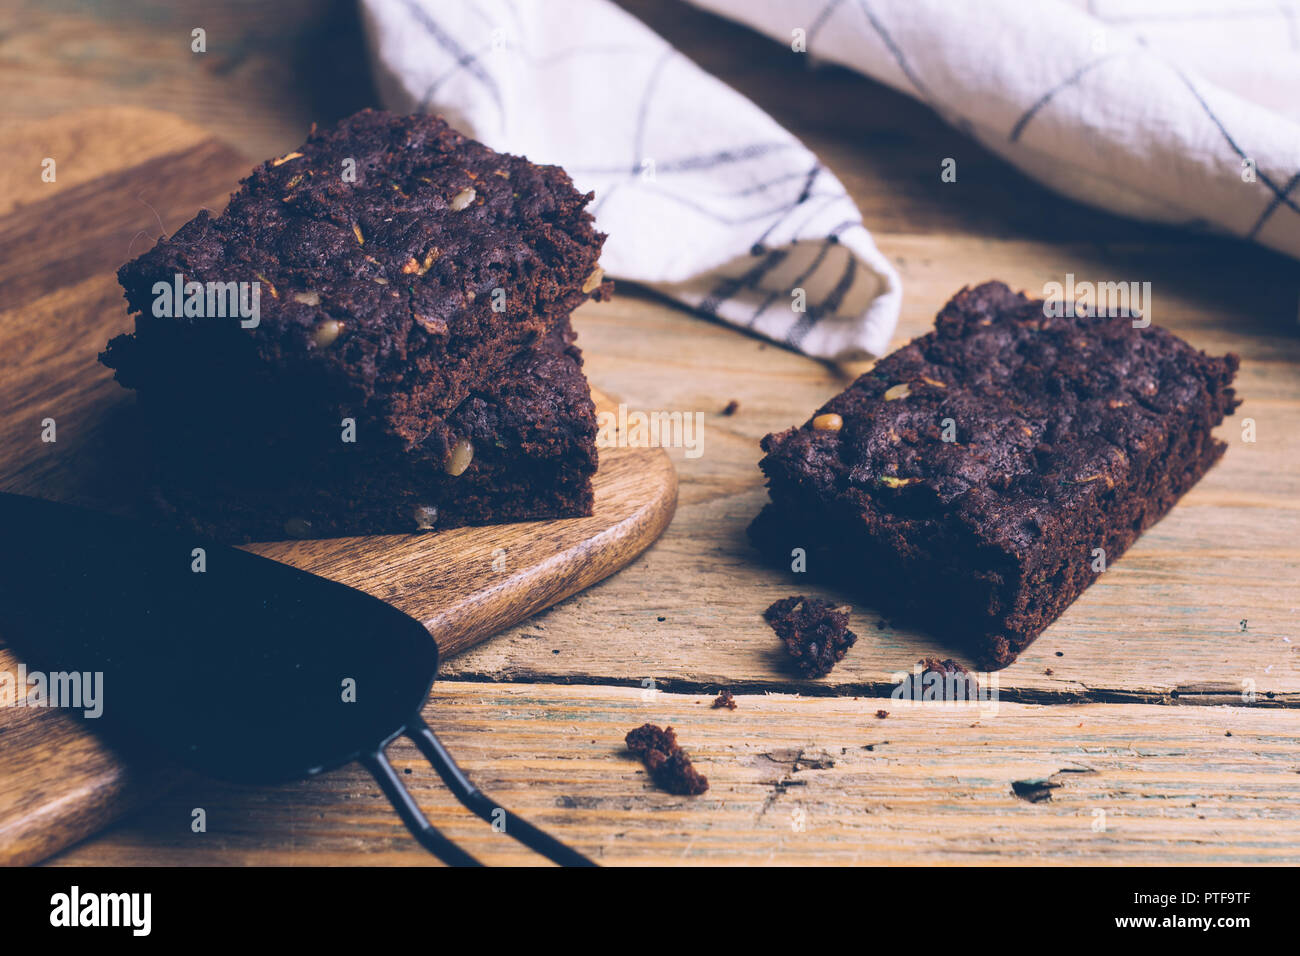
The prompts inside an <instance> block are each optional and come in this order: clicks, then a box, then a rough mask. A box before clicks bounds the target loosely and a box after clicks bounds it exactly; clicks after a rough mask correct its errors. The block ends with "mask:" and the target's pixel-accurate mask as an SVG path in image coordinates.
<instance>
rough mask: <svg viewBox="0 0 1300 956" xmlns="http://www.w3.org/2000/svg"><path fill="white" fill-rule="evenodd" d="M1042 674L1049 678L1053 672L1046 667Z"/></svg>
mask: <svg viewBox="0 0 1300 956" xmlns="http://www.w3.org/2000/svg"><path fill="white" fill-rule="evenodd" d="M1043 673H1044V674H1046V675H1047V676H1048V677H1051V676H1052V674H1053V673H1055V672H1054V671H1053V670H1052V669H1051V668H1050V667H1047V668H1044V669H1043Z"/></svg>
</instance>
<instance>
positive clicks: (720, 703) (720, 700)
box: [713, 690, 736, 710]
mask: <svg viewBox="0 0 1300 956" xmlns="http://www.w3.org/2000/svg"><path fill="white" fill-rule="evenodd" d="M723 707H725V708H727V710H735V709H736V698H735V697H733V696H731V691H729V690H724V691H722V692H721V693H719V694H718V696H717V698H716V699H715V700H714V701H713V709H714V710H720V709H721V708H723Z"/></svg>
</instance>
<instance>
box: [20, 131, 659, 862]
mask: <svg viewBox="0 0 1300 956" xmlns="http://www.w3.org/2000/svg"><path fill="white" fill-rule="evenodd" d="M119 144H122V145H123V148H121V149H119V148H118V146H119ZM0 149H4V150H5V151H7V152H10V153H13V154H17V155H36V154H38V153H47V152H49V151H52V152H53V153H54V154H55V155H57V156H63V157H65V158H64V159H63V160H61V161H60V162H61V165H62V166H63V167H64V168H65V169H66V170H67V171H68V172H69V173H71V175H70V176H69V177H68V178H67V179H66V180H64V179H58V178H56V180H55V182H54V183H46V182H43V181H41V180H40V179H39V178H35V179H33V178H32V177H27V178H26V179H18V180H16V181H13V182H11V183H9V184H8V185H9V186H10V187H11V190H12V191H11V192H7V193H6V199H7V200H8V201H9V208H8V211H7V212H0V335H3V336H4V337H5V338H6V339H7V340H8V341H10V342H12V343H13V344H14V347H13V348H9V349H6V350H5V351H4V352H3V353H0V489H2V490H4V491H10V492H18V493H23V494H31V495H36V496H38V497H43V498H53V499H57V500H67V501H75V502H77V503H78V504H82V505H88V506H91V507H97V508H101V509H104V510H111V511H127V510H129V508H128V507H127V506H126V505H125V503H126V502H130V501H133V500H135V495H134V494H133V492H132V489H131V488H130V487H129V486H128V485H129V481H130V475H131V472H130V469H129V467H125V466H127V465H129V464H130V463H129V462H122V461H121V460H120V459H121V456H122V454H123V452H122V449H124V448H131V447H132V442H130V441H129V440H126V436H124V434H123V431H122V429H123V428H124V427H128V426H127V425H126V422H127V416H126V415H125V413H124V412H123V409H125V408H127V407H129V406H130V405H131V404H132V402H133V398H132V396H131V393H130V392H128V391H126V390H125V389H123V388H121V387H119V386H118V385H116V384H115V383H113V381H112V373H111V372H110V371H109V370H108V369H106V368H104V367H103V366H101V365H99V364H98V362H97V361H96V355H97V354H98V352H99V350H100V349H102V348H103V345H104V343H105V342H106V341H107V340H108V338H109V337H110V336H112V335H114V334H116V333H117V332H119V331H122V330H123V329H126V328H129V327H130V323H131V320H130V319H129V317H128V316H127V314H126V309H125V305H124V304H123V302H122V300H121V295H120V291H119V290H118V289H117V283H116V281H115V279H114V276H113V273H114V271H115V270H116V267H117V266H118V265H119V264H120V263H121V262H122V261H123V260H124V259H125V258H126V257H127V254H128V253H127V250H128V249H130V248H131V247H132V246H133V245H139V247H140V248H141V250H143V249H144V248H147V247H148V243H150V242H151V241H152V238H156V235H157V232H150V230H149V226H150V221H149V220H152V219H153V216H154V214H155V213H156V214H157V215H158V216H159V217H160V218H161V217H166V218H167V219H168V220H169V221H171V222H178V221H183V219H184V218H185V217H186V216H188V215H192V213H193V211H194V210H195V209H197V208H198V206H200V205H211V206H212V208H214V209H219V208H220V207H221V206H222V205H223V204H224V198H225V196H226V195H227V194H228V193H229V191H230V190H231V189H232V188H234V186H235V184H236V182H237V181H238V179H239V178H240V176H242V175H243V174H244V173H245V172H247V170H248V169H249V167H250V163H249V162H248V160H246V159H244V158H243V157H241V156H240V155H239V154H238V153H237V152H235V151H234V150H232V149H231V148H229V147H227V146H223V145H222V144H220V143H218V142H216V141H215V140H213V139H211V138H210V137H207V136H205V135H204V134H203V133H202V132H201V131H200V130H198V129H197V128H195V127H192V126H190V125H189V124H187V123H184V122H183V121H181V120H178V119H176V118H175V117H173V116H171V115H170V114H166V113H160V112H156V111H150V110H126V109H123V110H109V111H94V112H86V111H82V112H80V113H77V114H74V115H73V116H68V117H60V118H58V119H57V120H55V121H53V122H51V123H45V122H43V121H36V122H33V123H30V124H25V125H22V126H17V127H11V128H9V129H8V130H5V131H3V132H0ZM85 167H91V168H90V169H87V168H85ZM47 187H56V188H47ZM142 215H144V216H147V217H148V218H147V219H146V220H145V222H144V223H143V225H141V224H139V222H138V220H139V219H140V218H141V216H142ZM133 230H135V231H133ZM141 239H143V242H141ZM597 401H598V404H599V406H600V408H601V409H602V410H611V405H610V403H609V400H608V399H606V398H604V396H600V395H597ZM49 418H52V419H53V420H54V421H55V424H56V427H57V432H56V436H57V440H56V441H54V442H52V443H45V442H43V441H42V430H43V425H42V422H43V421H45V420H46V419H49ZM594 486H595V496H596V504H595V512H594V514H593V515H592V516H591V517H589V518H575V519H570V520H563V521H540V522H525V523H518V524H511V525H500V526H495V527H491V528H455V529H450V530H447V531H442V532H437V533H433V534H420V535H415V534H412V535H386V536H375V537H354V538H335V539H329V540H318V541H282V542H271V543H265V544H256V545H250V546H249V550H252V551H255V552H257V553H259V554H262V555H265V556H267V557H271V558H274V559H276V560H278V561H283V562H285V563H286V564H292V565H294V566H296V567H299V568H302V569H304V570H308V571H312V572H314V573H316V574H320V575H322V576H324V577H328V578H331V579H332V580H335V581H340V582H342V583H344V584H348V585H350V586H352V587H356V588H359V589H360V590H363V591H367V592H369V593H372V594H374V595H376V596H377V597H380V598H382V599H384V600H386V601H388V602H389V603H391V604H393V605H395V606H397V607H398V608H400V609H401V610H403V611H405V612H406V613H408V614H410V615H411V616H412V617H414V618H416V619H417V620H419V621H420V622H421V623H423V624H424V625H425V626H426V627H427V628H428V629H429V631H430V633H431V634H432V635H433V636H434V638H435V639H436V640H437V642H438V645H439V648H440V650H441V651H442V653H443V654H444V655H451V654H455V653H456V652H458V651H460V650H462V649H464V648H466V647H468V646H470V645H471V644H474V643H477V642H479V641H482V640H484V639H486V638H487V637H489V636H490V635H491V634H493V633H495V632H497V631H499V630H501V629H502V628H504V627H507V626H509V625H511V624H514V623H516V622H518V621H520V620H522V619H524V618H526V617H528V616H529V615H531V614H534V613H535V612H537V611H540V610H542V609H544V608H546V607H548V606H550V605H551V604H553V603H555V602H556V601H558V600H561V599H563V598H565V597H568V596H569V595H570V594H573V593H574V592H575V591H579V590H581V589H582V588H584V587H587V586H589V585H591V584H593V583H595V582H596V581H599V580H600V579H601V578H603V577H606V576H607V575H609V574H612V573H613V572H615V571H617V570H618V569H620V568H622V567H623V566H625V565H626V564H628V562H630V561H632V560H633V559H635V558H636V556H637V555H639V554H640V553H641V552H642V551H644V550H645V549H646V548H647V547H648V546H649V545H650V543H651V542H653V541H654V539H655V538H656V537H658V536H659V534H660V533H662V531H663V530H664V528H665V527H667V525H668V522H669V520H670V519H671V518H672V513H673V508H674V506H675V503H676V489H677V480H676V475H675V473H674V470H673V466H672V464H671V462H670V461H669V459H668V456H667V455H666V454H665V453H664V452H663V451H662V450H661V449H658V448H635V447H633V448H620V447H611V448H604V449H601V451H600V468H599V471H598V473H597V475H596V478H595V480H594ZM69 599H70V600H74V599H75V596H72V595H70V596H69ZM2 639H3V635H0V640H2ZM18 663H19V661H18V660H17V659H16V658H15V657H14V655H13V654H12V653H11V652H9V651H8V650H6V649H4V648H3V647H2V646H0V671H3V672H7V673H11V674H12V673H16V672H17V667H18ZM3 694H4V696H0V767H3V768H4V772H3V773H2V774H0V862H28V861H31V860H34V859H40V858H42V857H44V856H46V855H48V854H49V853H50V852H53V851H54V850H57V849H60V848H62V847H64V846H67V845H68V844H69V843H72V842H75V841H76V840H79V839H82V838H83V837H85V836H86V835H87V834H89V833H91V832H93V831H94V830H95V829H96V828H98V827H99V826H102V825H103V824H104V823H105V822H106V821H108V820H110V819H112V818H113V817H115V816H117V815H118V814H120V813H122V812H124V811H125V810H127V809H128V808H130V807H131V806H132V805H134V804H135V803H137V802H138V799H139V797H140V796H142V792H143V791H147V790H148V789H149V788H150V787H154V788H156V787H157V786H158V785H159V784H160V782H161V779H162V778H161V777H160V776H159V775H158V774H157V773H155V772H153V771H152V769H151V768H141V767H127V766H125V765H124V764H123V763H122V762H121V761H120V760H118V759H117V758H116V757H115V755H113V754H112V753H111V752H110V751H109V750H108V749H106V748H105V747H104V746H103V745H102V744H100V743H99V742H98V741H97V740H96V739H95V738H94V737H93V736H91V735H90V734H89V733H87V731H86V729H85V727H84V725H82V724H80V723H79V722H77V721H75V720H72V719H69V718H67V717H66V716H64V715H63V714H60V713H58V712H57V711H53V710H45V709H30V708H24V707H14V706H10V705H11V704H12V703H13V702H14V701H13V696H14V695H13V694H12V693H10V692H9V689H8V686H7V685H6V689H5V691H4V692H3ZM6 697H7V698H8V699H6Z"/></svg>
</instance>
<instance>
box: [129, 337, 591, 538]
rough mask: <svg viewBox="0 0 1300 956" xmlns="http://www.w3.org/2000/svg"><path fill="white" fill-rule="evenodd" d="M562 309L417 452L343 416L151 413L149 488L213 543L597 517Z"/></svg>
mask: <svg viewBox="0 0 1300 956" xmlns="http://www.w3.org/2000/svg"><path fill="white" fill-rule="evenodd" d="M573 338H574V336H573V332H572V330H571V329H570V327H569V323H568V320H567V319H565V320H564V321H562V322H561V323H560V324H559V325H558V326H556V327H555V328H554V329H553V330H551V332H550V333H548V334H547V336H546V338H545V339H543V341H542V342H541V343H540V345H539V346H538V347H536V348H533V349H529V350H527V351H525V352H523V353H520V354H519V355H516V356H515V357H514V358H513V359H512V360H511V361H510V363H509V364H508V365H507V366H506V367H505V368H503V369H501V370H500V371H499V372H498V373H497V375H496V376H495V381H494V382H493V384H492V385H491V386H490V387H488V388H486V389H483V390H481V391H478V392H474V393H472V394H471V395H469V396H468V397H467V398H466V399H465V400H464V401H463V402H461V403H460V405H459V406H457V408H456V409H455V410H454V411H452V412H451V414H449V415H448V416H447V417H446V418H445V419H442V420H440V421H439V424H438V428H437V430H436V431H435V432H434V433H433V434H432V435H431V436H430V437H429V438H427V439H426V440H425V441H424V442H421V443H420V444H417V445H415V446H412V447H410V448H406V447H403V446H401V445H399V444H396V443H393V442H390V441H385V440H383V439H382V438H377V437H376V436H375V435H374V434H373V433H367V432H366V431H365V430H364V429H358V430H357V431H356V432H355V434H354V438H355V440H354V441H343V440H342V438H341V430H340V428H339V427H338V423H334V424H333V425H332V426H331V427H329V428H322V429H319V430H317V429H308V428H304V429H302V430H301V431H300V432H299V433H298V434H297V435H296V437H294V438H293V439H292V440H283V439H281V438H278V437H274V436H266V435H260V434H249V433H243V432H240V431H238V430H226V431H222V432H218V431H217V430H215V429H214V428H213V427H212V425H211V423H206V422H203V423H196V422H195V421H194V420H193V419H192V418H190V417H188V416H187V415H186V414H185V412H184V409H181V410H179V413H177V414H166V413H163V412H162V411H156V412H155V413H153V414H149V415H147V418H146V421H147V427H146V431H145V435H146V436H147V437H146V440H147V441H148V442H149V445H150V447H151V448H152V449H153V452H152V454H150V455H149V456H148V463H147V468H148V472H149V473H148V475H147V477H146V480H145V487H146V492H147V495H148V497H149V498H151V499H152V502H151V503H152V505H153V506H154V509H155V510H156V511H158V512H160V513H161V515H162V516H163V517H164V519H165V521H166V523H168V524H170V525H173V526H180V527H185V528H189V529H191V530H193V531H195V532H196V533H198V534H201V535H203V536H205V537H210V538H213V539H216V540H219V541H227V542H236V543H242V542H247V541H267V540H277V539H281V538H285V537H299V538H317V537H336V536H341V535H353V534H385V533H390V534H398V533H409V532H417V531H430V530H436V529H442V528H450V527H457V526H460V525H469V524H491V523H498V522H506V521H524V520H533V519H540V518H564V517H578V516H582V515H589V514H591V511H592V485H591V479H592V475H593V474H594V473H595V471H596V465H597V459H596V446H595V436H596V416H595V409H594V407H593V404H592V400H591V393H590V390H589V387H588V385H587V380H586V378H585V377H584V376H583V374H582V357H581V353H580V352H579V351H578V349H577V347H576V346H574V345H573Z"/></svg>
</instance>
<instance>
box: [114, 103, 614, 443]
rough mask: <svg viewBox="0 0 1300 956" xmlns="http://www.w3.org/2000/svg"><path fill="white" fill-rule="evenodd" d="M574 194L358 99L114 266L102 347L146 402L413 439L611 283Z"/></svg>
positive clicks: (560, 179)
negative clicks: (361, 105)
mask: <svg viewBox="0 0 1300 956" xmlns="http://www.w3.org/2000/svg"><path fill="white" fill-rule="evenodd" d="M590 198H591V196H590V194H588V195H582V194H580V193H578V192H577V190H575V189H574V188H573V185H572V183H571V181H570V180H569V177H568V175H567V174H566V173H565V172H564V171H563V170H562V169H560V168H558V167H555V166H537V165H534V164H532V163H530V162H528V161H527V160H526V159H523V158H521V157H518V156H509V155H504V154H500V153H496V152H494V151H492V150H491V149H489V148H487V147H486V146H483V145H482V144H480V143H477V142H474V141H473V140H469V139H467V138H465V137H464V136H462V135H461V134H460V133H458V132H456V131H455V130H454V129H452V128H451V127H449V126H448V125H447V124H446V122H444V121H443V120H442V119H441V118H439V117H434V116H396V115H392V114H389V113H383V112H377V111H372V110H365V111H362V112H360V113H357V114H355V115H354V116H351V117H349V118H348V119H346V120H344V121H343V122H341V123H340V124H339V125H338V126H337V127H336V128H335V129H332V130H328V131H313V133H312V134H311V136H310V137H309V138H308V139H307V141H306V142H305V143H304V144H303V145H302V146H300V147H299V148H298V149H296V150H294V151H292V152H290V153H288V154H286V155H285V156H282V157H279V158H277V159H274V160H269V161H267V162H265V163H263V164H262V165H261V166H259V167H258V168H257V169H255V170H254V171H253V173H252V174H251V175H250V176H249V177H248V178H247V179H246V180H244V181H243V183H242V185H241V187H240V189H239V191H238V192H236V193H235V194H234V195H233V196H232V197H231V200H230V204H229V206H228V207H227V209H226V210H225V212H223V213H222V214H221V215H220V216H216V217H213V216H211V215H209V214H208V213H207V212H206V211H203V212H200V213H199V214H198V215H197V216H196V217H195V218H194V219H192V220H191V221H190V222H188V223H186V224H185V225H184V226H182V227H181V228H180V229H179V230H178V231H177V232H176V233H175V234H174V235H172V236H170V237H164V238H162V239H160V240H159V242H158V243H157V245H155V246H154V248H153V249H151V250H150V251H149V252H147V253H145V254H144V255H142V256H140V257H139V258H137V259H134V260H132V261H131V262H128V263H127V264H126V265H124V266H123V267H122V268H121V270H120V271H119V273H118V276H119V279H120V281H121V283H122V286H123V288H124V289H125V290H126V299H127V302H128V305H129V307H130V309H131V311H133V312H135V313H137V315H136V320H135V333H134V334H133V335H121V336H118V337H117V338H115V339H113V340H112V341H111V342H110V343H109V345H108V348H107V350H106V351H105V352H104V354H103V355H102V356H101V360H102V361H103V362H104V363H105V364H106V365H108V366H109V367H111V368H113V369H115V370H116V373H117V376H116V377H117V379H118V381H119V382H120V383H121V384H122V385H124V386H126V387H128V388H133V389H136V390H137V392H138V393H139V395H140V396H141V398H142V400H146V401H147V400H151V399H152V400H154V401H156V402H157V403H159V404H164V405H171V404H174V403H177V402H182V403H184V404H185V405H187V406H188V407H190V408H192V409H194V411H195V413H196V414H197V415H210V416H214V417H219V416H220V415H221V414H224V413H225V412H226V411H227V410H228V409H229V407H230V406H231V404H232V403H238V404H239V405H240V406H241V407H242V408H243V409H246V410H249V411H250V412H251V415H252V416H254V417H255V416H257V415H258V413H259V410H261V412H262V417H263V418H266V417H267V416H266V415H265V411H266V410H268V409H274V410H275V414H276V415H277V416H278V418H279V419H280V420H281V421H286V420H287V421H292V422H298V421H303V420H307V419H309V418H313V417H315V418H317V419H319V420H328V421H331V422H335V423H337V422H338V421H339V419H340V418H341V417H343V416H351V417H354V418H355V419H356V420H357V421H358V423H360V424H362V425H363V426H364V427H366V428H367V430H369V431H372V432H374V431H379V432H382V433H384V434H386V435H388V436H391V437H393V438H394V439H395V440H398V441H401V442H404V443H406V444H408V445H413V444H415V443H418V442H421V441H423V440H424V439H426V438H427V437H428V436H429V434H430V433H431V432H432V431H433V430H434V429H435V428H436V427H437V426H438V423H439V421H440V420H441V418H442V417H443V416H445V415H447V414H449V413H451V412H452V410H453V409H455V408H457V406H459V405H460V404H461V402H463V401H464V400H465V398H466V396H468V395H469V394H470V393H471V392H473V391H474V390H476V389H479V388H482V387H484V386H485V385H486V384H487V383H489V382H491V381H493V379H494V378H495V375H496V373H497V371H498V370H500V369H501V368H503V367H504V366H505V365H506V364H507V363H508V362H509V361H510V360H511V359H512V357H513V356H515V355H517V354H518V353H519V352H520V351H522V350H523V349H525V348H527V347H529V346H530V345H533V344H535V343H536V342H538V341H539V340H540V338H541V337H542V336H543V335H544V334H545V333H546V332H547V331H548V330H549V329H552V328H554V327H555V326H556V325H557V324H558V323H559V322H560V321H561V319H563V318H564V317H565V316H567V315H568V314H569V313H570V312H572V311H573V309H574V308H575V307H576V306H577V305H579V304H580V303H581V302H583V301H585V300H586V299H587V298H589V297H591V296H593V295H594V296H596V297H600V296H601V295H603V294H604V293H606V292H608V289H609V286H608V285H607V284H605V283H604V282H603V276H602V274H601V272H600V270H599V269H598V267H597V264H596V263H597V257H598V256H599V254H600V249H601V245H602V243H603V241H604V236H603V235H601V234H600V233H597V232H596V231H595V229H594V228H593V226H592V221H593V220H592V217H591V215H590V213H588V212H587V211H586V210H585V208H584V207H585V206H586V204H587V202H588V201H589V200H590ZM177 275H180V276H182V277H183V278H182V280H181V286H180V289H181V291H182V293H183V294H182V296H180V297H179V299H178V297H176V296H174V295H173V294H172V289H173V288H174V287H175V286H176V279H175V277H176V276H177ZM187 283H198V284H199V285H196V286H192V287H190V288H192V289H193V290H194V291H196V292H201V293H202V294H201V295H198V296H191V295H190V293H189V291H188V290H187V288H186V285H185V284H187ZM239 283H244V284H245V285H244V286H242V287H239V293H238V294H236V293H232V292H231V291H230V290H231V288H232V286H231V285H230V284H239ZM214 290H215V291H214ZM241 294H242V298H240V297H239V295H241ZM254 295H256V305H257V309H256V311H257V313H258V314H257V316H256V319H255V320H254V319H253V318H250V317H249V311H250V310H251V306H252V305H253V302H254ZM187 305H188V306H190V307H191V308H189V309H186V308H185V306H187ZM239 306H242V307H243V308H242V309H238V311H239V315H238V317H234V316H231V315H229V314H228V313H230V312H232V311H236V310H237V307H239ZM158 311H161V312H163V313H164V314H161V315H159V314H156V313H157V312H158ZM199 312H201V313H203V314H191V313H199ZM214 313H221V314H214ZM241 319H242V320H244V322H246V323H247V324H241ZM254 321H255V324H254Z"/></svg>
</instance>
